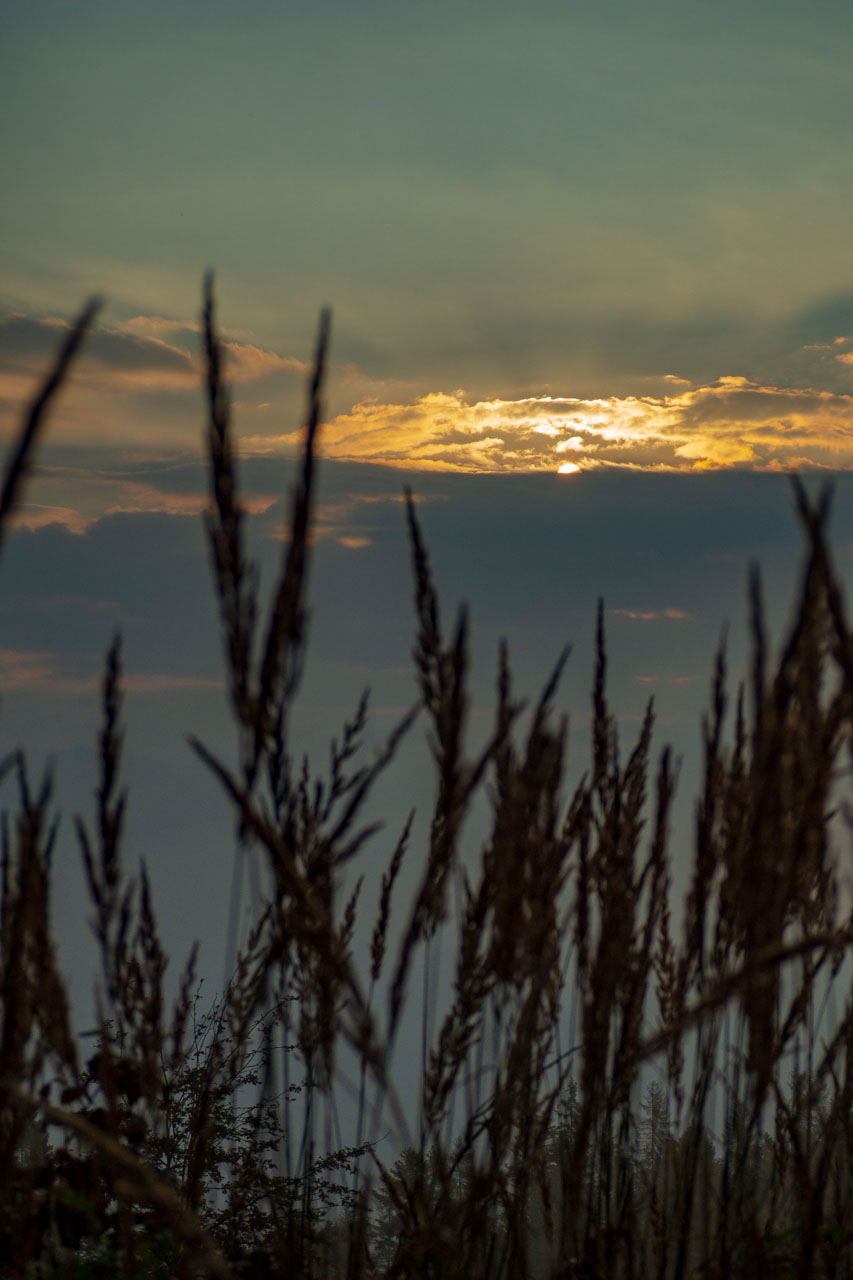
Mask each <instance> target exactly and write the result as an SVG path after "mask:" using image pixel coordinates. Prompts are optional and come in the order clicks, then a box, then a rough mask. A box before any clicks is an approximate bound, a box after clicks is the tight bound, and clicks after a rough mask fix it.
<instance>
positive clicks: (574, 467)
mask: <svg viewBox="0 0 853 1280" xmlns="http://www.w3.org/2000/svg"><path fill="white" fill-rule="evenodd" d="M576 471H580V467H579V466H578V464H577V463H576V462H564V463H563V465H562V466H560V467H557V475H558V476H573V475H574V474H575V472H576Z"/></svg>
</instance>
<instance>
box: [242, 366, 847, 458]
mask: <svg viewBox="0 0 853 1280" xmlns="http://www.w3.org/2000/svg"><path fill="white" fill-rule="evenodd" d="M673 381H674V382H675V384H676V385H678V386H679V390H678V392H677V393H676V394H674V395H671V396H669V395H668V396H662V397H660V396H657V397H652V396H622V397H617V396H611V397H606V398H598V399H586V400H584V399H574V398H571V397H565V398H558V397H554V396H550V395H548V396H536V397H528V398H524V399H518V400H503V399H495V400H482V401H477V402H473V403H472V402H470V401H468V400H467V399H466V398H465V396H464V394H463V393H462V392H461V391H456V392H453V393H451V394H447V393H434V394H430V395H426V396H422V397H420V398H419V399H417V400H415V401H414V402H413V403H411V404H382V403H378V402H375V401H374V402H365V403H362V404H358V405H355V406H354V407H353V409H352V410H351V411H350V412H348V413H344V414H339V415H338V416H337V417H335V418H334V419H333V420H332V421H331V422H329V423H328V424H327V425H326V427H325V429H324V432H323V444H322V447H323V450H324V452H325V454H326V455H327V456H328V457H331V458H336V459H339V460H342V461H352V462H373V463H379V464H383V465H385V466H393V467H405V468H423V469H428V470H438V471H467V472H478V471H479V472H505V471H557V472H559V473H560V474H563V475H567V474H572V473H575V472H577V471H584V470H590V469H594V468H604V467H609V468H628V469H633V470H651V471H695V470H708V469H721V468H739V469H747V470H755V471H790V470H804V469H831V470H838V469H847V468H849V467H851V466H853V395H849V394H844V393H838V392H834V391H825V390H815V389H812V388H782V387H775V386H765V385H761V384H759V383H756V382H751V381H749V380H748V379H747V378H744V377H735V376H727V377H722V378H719V379H718V380H717V381H716V382H714V383H712V384H710V385H707V386H699V387H689V389H683V390H682V389H680V388H681V387H682V386H683V380H680V379H677V380H673ZM297 438H298V437H297V436H296V434H295V433H290V434H288V435H286V436H282V437H279V438H278V443H279V444H281V445H287V446H293V445H295V443H296V441H297ZM273 445H274V441H273V440H272V439H271V438H270V437H264V438H259V437H250V438H249V439H247V440H245V441H244V447H245V448H246V450H247V451H248V452H250V453H251V452H253V451H255V450H256V449H257V450H258V451H269V450H270V449H271V448H272V447H273Z"/></svg>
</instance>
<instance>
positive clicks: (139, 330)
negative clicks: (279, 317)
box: [0, 312, 307, 394]
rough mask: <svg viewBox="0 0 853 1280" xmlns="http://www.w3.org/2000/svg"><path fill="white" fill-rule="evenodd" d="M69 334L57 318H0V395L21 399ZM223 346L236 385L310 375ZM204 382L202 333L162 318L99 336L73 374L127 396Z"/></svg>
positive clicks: (284, 360) (282, 359) (239, 346)
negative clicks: (26, 381)
mask: <svg viewBox="0 0 853 1280" xmlns="http://www.w3.org/2000/svg"><path fill="white" fill-rule="evenodd" d="M68 328H69V326H68V324H67V322H66V321H65V320H62V319H59V318H57V317H54V316H47V317H41V318H36V317H33V316H29V315H25V314H22V313H20V312H13V313H11V314H8V315H6V316H3V317H2V318H0V342H2V348H0V349H2V356H0V394H3V393H4V392H6V391H8V390H9V388H10V387H11V388H12V394H17V393H18V390H19V385H20V379H21V377H22V376H24V377H26V378H32V377H33V376H35V375H38V374H40V373H43V371H44V369H45V368H46V367H47V363H48V361H49V360H50V359H51V357H52V355H53V353H54V352H55V350H56V347H57V344H58V341H59V340H60V339H61V337H62V335H63V333H64V332H67V331H68ZM222 346H223V349H224V352H225V372H226V376H227V377H228V378H229V379H230V380H231V381H232V382H235V383H247V382H256V381H258V380H259V379H262V378H268V377H270V376H271V375H273V374H293V373H296V374H298V375H299V376H300V377H302V376H303V375H304V374H305V372H306V370H307V366H306V365H305V364H304V362H303V361H301V360H296V359H294V358H292V357H288V356H281V355H278V354H277V353H276V352H274V351H267V350H264V349H263V348H262V347H258V346H256V345H255V344H254V343H251V342H245V341H239V340H237V339H236V338H234V337H228V336H225V337H224V340H223V342H222ZM201 375H202V359H201V355H200V352H199V337H198V325H195V324H188V323H186V322H184V321H178V320H168V319H165V318H164V317H161V316H134V317H133V318H132V319H130V320H129V321H126V322H124V323H122V324H119V325H114V326H112V327H110V326H106V325H99V326H98V327H97V328H96V329H95V330H94V332H93V333H92V334H91V335H90V336H89V338H88V339H87V341H86V347H85V350H84V353H83V356H82V357H81V359H80V361H79V362H78V366H77V369H76V370H75V382H76V383H80V384H81V385H91V384H92V383H97V384H98V385H104V384H105V383H106V384H109V385H110V386H112V387H116V388H118V387H121V388H123V389H125V390H127V389H141V390H149V391H168V390H181V389H186V388H192V389H193V390H196V389H198V387H199V386H200V385H201ZM4 384H5V385H4Z"/></svg>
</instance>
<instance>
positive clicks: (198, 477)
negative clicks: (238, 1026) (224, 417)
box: [0, 0, 853, 963]
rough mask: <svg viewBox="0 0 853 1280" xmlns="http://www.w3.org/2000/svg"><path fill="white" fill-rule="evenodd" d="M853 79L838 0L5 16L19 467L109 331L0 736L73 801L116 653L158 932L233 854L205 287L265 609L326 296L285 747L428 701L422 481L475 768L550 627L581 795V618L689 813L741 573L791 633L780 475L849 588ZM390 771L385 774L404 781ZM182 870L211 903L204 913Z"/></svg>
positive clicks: (552, 1)
mask: <svg viewBox="0 0 853 1280" xmlns="http://www.w3.org/2000/svg"><path fill="white" fill-rule="evenodd" d="M851 66H853V7H851V5H850V4H849V0H813V3H811V4H810V5H808V6H806V5H803V4H802V3H793V0H750V3H746V4H745V3H744V2H743V0H737V3H736V2H735V0H714V2H713V3H709V2H707V0H647V3H644V4H637V3H636V2H634V0H631V2H624V3H623V2H620V0H548V2H546V0H532V2H531V3H530V4H528V5H524V6H522V5H519V4H515V3H509V0H490V3H488V4H485V3H481V2H479V0H478V2H476V3H473V2H472V3H464V2H463V0H454V2H453V3H450V2H449V0H432V3H430V4H414V3H412V4H406V3H402V4H401V3H399V0H398V2H397V3H391V2H390V0H360V2H359V3H357V4H354V3H351V2H349V3H348V2H346V0H311V3H307V4H302V5H292V4H283V3H280V2H279V3H272V0H245V2H244V3H242V4H239V5H237V4H234V3H225V2H224V0H205V3H204V4H201V3H199V2H198V0H186V2H184V3H175V0H169V3H165V2H164V0H149V3H147V4H145V5H140V4H130V3H126V2H125V0H109V2H103V3H100V2H98V3H96V2H95V0H78V3H75V4H73V5H69V4H67V3H59V2H57V0H38V3H33V4H17V5H9V6H6V11H5V13H4V18H3V38H2V47H0V109H2V118H3V121H4V129H3V136H2V141H0V157H1V158H2V173H3V177H4V181H3V199H2V202H0V244H2V255H0V436H2V440H3V441H4V442H8V441H9V440H10V439H11V437H12V434H13V433H14V430H15V426H16V423H17V422H18V421H19V419H20V414H21V409H22V406H23V404H24V403H25V402H26V400H27V397H28V396H29V395H30V394H32V392H33V390H34V388H35V387H36V385H37V383H38V379H39V376H40V374H41V373H42V372H43V371H44V370H45V368H46V367H47V365H48V363H49V360H50V357H51V353H52V352H53V351H54V350H55V349H56V347H57V344H58V343H59V342H60V341H61V339H62V336H63V332H64V330H65V328H66V326H67V325H68V323H69V321H70V320H71V319H72V318H73V316H74V314H75V312H76V311H77V310H78V309H79V308H80V306H81V305H82V303H83V301H84V300H85V298H86V297H87V296H88V295H89V294H91V293H93V292H98V293H100V294H103V295H104V297H105V298H106V304H105V307H104V310H103V312H102V314H101V317H100V320H99V324H98V329H97V332H96V333H95V334H94V335H93V336H92V337H91V338H90V340H89V341H88V343H87V345H86V349H85V353H84V355H83V356H82V357H81V359H80V361H79V363H78V365H77V366H76V369H75V372H74V376H73V378H72V383H71V386H70V387H69V389H68V390H67V391H66V392H64V393H63V395H62V396H61V398H60V403H59V404H58V406H57V408H56V411H55V413H54V415H53V417H52V419H51V422H50V425H49V430H48V433H47V436H46V438H45V440H44V443H43V445H42V448H41V451H40V454H39V464H40V465H39V467H38V470H37V473H36V474H35V475H34V477H33V478H32V481H31V484H30V486H29V488H28V491H27V494H26V496H25V505H24V506H23V508H22V510H21V512H20V513H19V525H20V526H21V527H20V529H19V530H18V531H17V532H16V533H15V535H14V537H13V538H12V539H11V541H10V544H9V545H8V546H7V548H6V552H5V560H4V563H3V564H2V565H1V566H0V614H2V619H3V628H2V635H0V694H2V715H0V740H2V743H3V747H4V750H5V749H8V748H9V747H11V746H14V745H17V744H18V743H19V742H26V743H27V744H28V746H29V747H30V748H31V750H32V752H33V766H34V767H35V768H40V767H41V766H42V765H43V764H44V763H45V762H47V761H50V760H52V761H54V762H55V764H56V767H57V772H58V777H59V786H60V798H61V800H62V802H63V805H66V804H68V805H71V806H74V805H76V806H78V807H79V804H80V795H81V794H83V795H85V793H86V789H87V788H89V787H90V786H91V776H92V774H91V771H92V744H93V742H94V733H95V727H96V720H97V702H96V690H97V682H98V676H99V670H100V664H101V660H102V655H103V652H104V650H105V648H106V646H107V644H108V643H109V640H110V637H111V635H112V633H113V631H114V630H115V628H116V627H121V628H122V630H123V632H124V635H125V641H126V658H127V668H128V685H127V688H128V719H129V722H130V724H129V728H130V732H129V735H128V770H129V781H130V783H131V831H130V836H129V849H128V857H129V860H130V861H131V862H133V861H134V860H135V859H137V858H138V857H139V856H140V854H145V855H146V856H147V857H148V858H149V860H150V862H151V863H152V864H153V867H154V875H155V881H157V880H159V883H160V886H161V889H162V894H163V897H164V898H165V899H166V901H165V903H164V905H163V913H164V916H165V917H166V919H167V927H171V928H172V929H173V933H175V934H177V931H178V930H179V927H180V928H181V929H186V928H189V929H190V930H191V931H193V932H196V933H201V934H202V935H203V936H204V937H205V939H206V940H209V938H210V936H211V935H212V933H214V932H215V930H216V929H217V927H218V926H217V924H216V922H217V921H219V920H220V919H221V918H222V902H223V901H225V900H226V899H227V892H228V884H229V881H228V876H229V875H230V859H231V856H232V853H233V849H232V848H231V846H230V845H229V842H228V823H227V821H226V820H225V809H224V806H223V807H222V809H217V807H216V800H215V798H211V796H212V791H213V788H212V783H211V782H210V780H209V779H208V778H206V777H205V776H204V775H203V772H202V771H201V769H200V766H199V765H198V763H197V762H196V761H195V760H194V759H192V758H191V757H190V754H189V751H188V749H187V747H186V741H185V739H186V734H187V733H189V732H194V733H197V734H199V735H200V736H205V734H207V735H208V737H209V738H210V740H211V741H212V742H214V743H215V744H220V745H222V749H223V750H225V749H226V748H225V746H224V745H223V744H224V743H226V741H228V740H229V738H228V733H229V730H228V724H227V719H226V716H225V711H224V707H225V700H224V693H223V688H222V685H221V681H222V670H221V662H220V654H219V649H218V641H217V634H216V622H215V613H214V605H213V600H212V594H211V591H210V586H209V582H208V580H207V572H206V550H205V546H204V540H203V533H202V528H201V521H200V518H199V517H200V512H201V511H202V509H203V506H204V503H205V500H206V498H205V494H206V489H205V484H206V481H205V474H204V468H203V465H202V454H201V441H202V430H201V428H202V421H203V418H202V401H201V396H200V391H199V379H200V359H199V331H198V317H199V309H200V285H201V279H202V275H203V272H204V270H205V269H206V268H208V267H212V268H214V269H215V271H216V279H217V297H218V304H219V317H220V321H221V324H222V326H223V329H224V336H225V340H226V343H227V356H228V363H227V371H228V375H229V377H230V380H231V382H232V386H233V400H234V412H235V423H236V428H237V433H238V437H239V441H240V453H241V460H242V472H241V475H242V478H243V481H244V485H245V493H246V498H247V503H248V505H249V509H250V511H251V512H252V513H253V515H252V519H251V527H252V538H253V545H254V546H255V548H256V553H257V555H258V556H259V558H260V560H261V561H262V563H263V565H264V567H265V569H266V571H267V578H266V579H265V580H268V578H269V574H270V573H271V571H272V566H273V563H274V561H275V558H276V557H277V556H278V555H279V554H280V550H281V538H280V533H281V529H282V525H283V520H284V517H285V514H286V501H285V498H286V495H287V493H288V490H289V485H290V483H291V463H292V459H293V458H294V456H295V451H296V448H297V446H298V441H299V427H300V420H301V419H300V415H301V413H302V407H303V402H304V387H305V377H306V371H307V368H308V362H309V361H310V354H311V350H312V343H313V334H314V330H315V327H316V320H317V314H318V311H319V309H320V307H321V306H322V305H324V304H329V305H331V306H332V308H333V315H334V320H333V344H332V361H331V367H330V371H329V385H328V390H327V396H326V407H327V414H326V417H327V421H326V424H325V426H324V428H323V432H322V446H321V451H322V453H323V454H324V458H325V466H324V468H323V470H322V474H321V490H320V499H319V501H320V508H319V514H318V524H317V531H316V533H317V536H316V540H315V560H314V565H313V579H312V589H313V597H312V599H313V621H312V647H311V660H310V661H309V667H308V670H307V673H306V686H305V690H304V698H303V702H302V711H301V716H302V719H301V720H300V721H299V722H298V724H297V728H298V730H299V731H300V732H301V733H303V735H304V744H305V745H306V746H307V747H308V748H310V749H311V750H312V751H314V750H318V751H320V752H321V753H322V752H324V751H325V745H326V743H327V740H328V738H329V736H330V735H331V733H332V732H334V730H335V729H336V727H337V726H338V724H339V723H340V720H341V718H342V716H343V715H344V714H346V713H347V712H348V711H349V710H351V708H352V706H353V705H354V703H355V701H356V700H357V696H358V693H359V691H360V689H361V687H362V685H364V684H370V685H371V686H372V688H373V690H374V702H375V705H376V720H375V723H376V725H377V733H378V732H381V731H382V730H384V729H385V728H387V727H388V726H389V725H390V724H391V723H392V720H393V717H394V716H395V715H396V714H397V713H398V711H399V710H400V709H401V708H403V707H405V706H407V705H408V704H409V703H410V702H411V701H412V699H413V696H414V692H415V686H414V681H413V678H412V675H411V671H410V664H409V654H410V649H411V640H412V611H411V606H410V603H409V597H410V587H409V580H408V565H407V548H406V543H405V526H404V518H403V509H402V506H401V502H400V497H401V493H402V490H403V486H404V484H406V483H408V484H410V485H411V486H412V487H413V488H414V490H415V492H416V494H417V495H418V497H419V498H420V499H421V502H420V505H419V511H420V513H421V516H422V520H423V523H424V529H425V533H426V537H427V540H428V542H429V544H430V546H431V548H432V551H433V555H434V560H435V565H436V572H437V576H438V580H439V584H440V586H441V588H442V591H443V594H444V595H445V598H446V601H447V606H448V614H451V613H452V609H453V608H454V607H455V605H456V603H457V602H458V601H460V600H467V601H469V602H470V605H471V609H472V617H473V623H474V641H475V652H476V655H477V657H476V662H475V677H474V678H475V688H476V692H477V700H476V703H475V715H474V718H473V721H472V730H471V731H472V744H475V743H476V742H478V741H480V740H481V738H482V736H483V734H484V732H485V731H486V726H487V723H488V721H487V718H486V712H487V708H488V707H489V705H490V697H491V693H490V690H491V686H492V682H493V676H494V658H495V653H496V649H497V642H498V638H499V637H500V636H501V635H504V634H505V635H507V636H508V637H509V639H510V642H511V645H512V652H513V655H514V657H515V661H516V666H517V671H518V683H519V686H520V691H521V692H522V693H524V694H526V695H528V696H533V695H535V693H536V692H537V690H538V687H539V685H540V684H541V682H542V681H543V680H544V678H545V676H546V675H547V671H548V668H549V666H550V664H551V663H552V662H553V661H554V660H555V658H556V656H557V654H558V653H559V651H560V649H561V647H562V645H563V644H564V643H565V642H566V641H572V642H574V643H575V645H576V648H575V651H574V654H573V657H572V660H571V663H570V668H569V673H568V674H567V677H566V679H565V681H564V686H563V690H562V693H561V704H562V705H565V706H566V707H567V708H568V710H569V711H570V712H571V713H572V716H573V717H574V719H573V724H574V725H575V726H576V728H574V729H573V738H572V742H573V749H574V751H575V752H576V755H577V760H578V768H580V767H581V766H582V764H583V761H584V758H585V750H586V744H585V737H584V734H585V724H586V718H587V707H588V690H589V675H590V669H591V640H592V634H593V625H594V614H595V604H596V600H597V598H598V596H599V595H603V596H604V599H605V605H606V608H607V610H608V613H607V624H608V631H609V635H610V644H611V657H612V662H611V672H612V682H613V683H612V692H613V702H614V709H615V710H616V711H617V712H618V713H619V714H620V716H621V717H622V718H623V720H624V723H625V726H626V728H625V732H626V735H628V736H630V733H631V732H632V731H633V728H632V726H634V725H635V723H636V720H637V717H638V716H639V715H640V714H641V712H642V708H643V705H644V703H645V701H646V699H647V698H648V697H649V695H650V694H654V695H655V697H656V700H657V705H658V708H659V711H660V716H661V727H660V741H663V740H664V739H666V738H667V737H669V738H671V739H672V740H673V741H674V743H675V744H676V746H677V748H678V750H679V751H680V752H681V753H682V755H683V758H684V767H683V768H684V775H683V782H684V785H685V788H686V795H685V798H684V800H683V802H682V805H683V808H682V815H683V822H684V824H685V825H688V824H689V814H690V800H689V789H690V785H691V780H692V779H694V778H695V772H696V765H695V757H696V747H697V742H698V715H699V710H700V708H701V707H702V706H703V705H704V703H705V701H706V698H707V689H708V676H709V672H710V665H711V660H712V657H713V653H714V650H715V647H716V645H717V643H718V641H719V638H720V635H721V631H722V627H723V624H724V622H726V621H727V620H728V621H729V622H730V624H731V626H730V637H731V640H730V643H731V646H732V655H733V667H734V668H735V674H736V675H737V674H739V673H740V668H739V667H738V664H739V663H740V667H742V666H743V662H744V661H745V659H744V654H745V647H744V627H743V618H744V612H745V611H744V606H743V600H744V590H743V588H744V581H745V575H746V572H747V568H748V565H749V564H750V563H751V562H752V561H753V560H755V559H759V560H761V561H762V563H763V564H764V565H765V566H766V572H767V582H768V600H769V606H770V610H771V615H772V618H773V620H774V623H775V624H776V626H777V634H778V626H779V625H780V624H781V623H782V622H783V621H784V619H785V617H786V616H787V612H786V611H787V604H788V601H789V599H790V596H791V593H792V591H793V590H794V585H795V580H796V569H797V565H798V557H799V548H800V537H799V534H798V531H797V528H796V522H795V520H794V517H793V515H792V512H791V502H790V497H789V493H788V488H787V485H786V483H785V480H784V473H787V472H791V471H797V472H800V473H801V474H804V475H806V476H808V477H809V478H810V483H813V484H816V483H818V482H819V478H820V477H821V476H830V475H834V474H836V473H840V483H839V486H838V493H837V497H836V509H835V517H834V525H833V529H834V533H835V539H836V541H835V547H836V555H837V559H838V562H839V566H840V567H841V569H842V572H843V571H844V570H845V569H846V571H847V572H848V580H849V573H850V572H851V571H853V511H851V497H853V489H851V487H850V485H849V484H847V483H846V474H845V473H848V472H849V471H850V470H851V469H853V234H851V225H853V223H851V213H853V126H852V125H851V121H853V75H851ZM478 717H479V719H478ZM417 733H420V739H419V745H420V746H422V738H423V733H422V730H416V734H417ZM296 746H297V749H299V748H300V747H301V743H297V744H296ZM406 751H407V752H408V753H409V754H408V755H407V754H405V753H404V757H403V762H402V764H401V769H402V774H401V775H400V776H401V777H402V779H403V781H402V783H400V782H399V781H398V783H395V784H394V786H395V787H396V788H397V789H398V790H399V789H401V788H402V789H403V790H405V785H404V784H406V785H408V784H410V785H411V788H412V790H413V792H414V793H415V794H416V793H417V792H418V788H419V787H420V786H421V783H420V776H421V775H420V773H419V769H420V766H419V765H418V764H417V753H416V751H415V747H414V746H413V747H411V748H408V747H407V749H406ZM691 752H692V753H693V754H692V756H691ZM321 758H322V756H321ZM691 760H693V761H694V763H692V764H691ZM406 770H408V774H407V773H406ZM5 785H6V786H7V787H8V783H7V784H5ZM81 787H82V789H83V790H82V793H81ZM134 794H138V795H139V797H140V798H139V800H138V801H137V802H136V805H137V807H136V809H134V808H133V805H134V801H133V796H134ZM394 794H396V792H394ZM8 798H9V797H8V795H7V799H8ZM429 798H430V797H429V792H428V790H427V793H426V795H425V797H420V796H417V794H416V799H418V800H421V799H423V800H424V804H425V805H427V804H428V802H429ZM394 816H395V819H396V816H397V815H396V813H395V815H394ZM65 831H66V836H65V837H64V839H65V840H66V846H65V847H67V849H68V850H69V859H72V858H74V857H76V855H75V854H73V852H72V841H71V837H70V823H66V827H65ZM390 840H391V835H390V834H389V836H388V840H387V841H386V844H387V843H388V841H390ZM199 841H201V843H202V844H203V845H204V847H205V856H206V857H207V858H208V859H209V865H210V867H211V875H210V883H211V885H212V886H215V885H217V884H219V883H221V884H222V885H224V888H222V890H221V892H220V890H219V889H217V888H215V887H212V888H211V889H210V892H209V894H208V895H207V898H204V900H203V901H202V900H198V895H195V898H194V896H193V894H192V888H191V887H192V885H193V884H194V883H196V881H195V880H194V875H195V873H194V872H192V871H191V869H190V863H191V857H190V854H189V853H188V852H187V849H188V848H190V847H191V846H193V844H194V843H195V844H196V845H197V844H198V842H199ZM380 845H381V842H380ZM386 852H387V850H386V849H385V847H384V846H382V847H381V848H380V849H379V852H378V853H377V855H376V856H377V857H378V858H379V862H380V863H383V862H384V860H385V856H386ZM193 856H195V855H193ZM193 865H195V864H193ZM214 872H215V874H214ZM57 874H59V875H60V876H62V875H66V876H67V877H68V885H69V886H70V887H69V889H68V892H69V893H72V892H73V893H74V894H76V893H77V892H78V888H79V886H77V887H73V885H76V883H77V882H76V881H74V879H73V876H74V875H76V870H75V872H74V873H73V874H72V872H71V871H70V870H68V871H63V870H62V869H60V870H59V871H58V873H57ZM72 882H73V885H72ZM69 900H74V901H76V898H74V899H69ZM69 927H70V926H69ZM71 936H76V935H73V929H72V930H71V933H70V934H69V937H71ZM70 945H72V944H71V943H69V946H70ZM73 945H76V944H73ZM216 954H217V950H216V946H215V945H214V944H210V950H209V958H210V957H211V956H213V957H215V956H216ZM211 963H213V961H212V960H211ZM217 963H218V961H217Z"/></svg>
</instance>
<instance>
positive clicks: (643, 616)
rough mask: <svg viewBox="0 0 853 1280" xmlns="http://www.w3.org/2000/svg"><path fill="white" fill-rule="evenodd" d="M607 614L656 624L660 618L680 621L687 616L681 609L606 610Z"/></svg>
mask: <svg viewBox="0 0 853 1280" xmlns="http://www.w3.org/2000/svg"><path fill="white" fill-rule="evenodd" d="M607 612H608V613H613V614H616V615H618V616H620V617H623V618H630V619H631V620H632V621H636V622H656V621H658V620H659V619H661V618H668V619H671V620H674V621H681V620H682V619H683V618H686V617H688V616H689V615H688V614H686V613H685V612H684V610H683V609H608V610H607Z"/></svg>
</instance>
